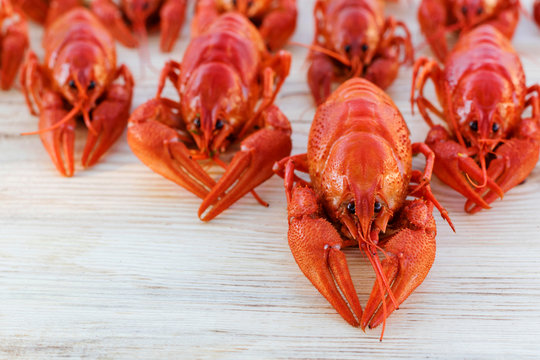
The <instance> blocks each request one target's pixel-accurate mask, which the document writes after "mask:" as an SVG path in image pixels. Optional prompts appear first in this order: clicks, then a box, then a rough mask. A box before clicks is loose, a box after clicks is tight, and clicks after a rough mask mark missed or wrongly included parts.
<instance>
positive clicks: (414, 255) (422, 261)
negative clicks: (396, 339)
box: [361, 200, 437, 328]
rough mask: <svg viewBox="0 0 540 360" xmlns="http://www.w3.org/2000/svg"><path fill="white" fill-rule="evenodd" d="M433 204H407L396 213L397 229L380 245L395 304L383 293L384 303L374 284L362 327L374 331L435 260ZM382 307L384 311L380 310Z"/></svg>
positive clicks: (414, 202) (413, 287) (415, 285)
mask: <svg viewBox="0 0 540 360" xmlns="http://www.w3.org/2000/svg"><path fill="white" fill-rule="evenodd" d="M432 212H433V204H431V203H426V202H425V201H424V200H414V201H410V202H409V203H408V205H407V206H406V207H405V208H404V209H403V210H402V211H401V214H399V215H398V216H399V230H398V232H397V233H395V234H394V235H391V236H389V237H388V238H386V239H385V240H384V243H383V244H382V245H381V247H382V249H383V250H384V252H385V254H386V256H387V258H386V259H384V260H383V261H382V262H381V264H382V269H383V273H384V274H385V276H386V278H387V280H388V283H389V284H391V291H392V294H393V295H394V298H395V300H396V303H394V302H393V301H391V300H390V296H386V294H385V304H383V301H382V300H383V297H382V295H381V291H380V288H379V285H378V282H377V281H376V282H375V284H374V286H373V290H372V291H371V295H370V297H369V300H368V303H367V305H366V309H365V311H364V315H363V316H362V323H361V325H362V328H364V327H365V326H368V327H369V328H374V327H377V326H378V325H380V324H381V323H383V322H384V321H385V320H386V318H387V317H388V316H389V315H390V314H391V313H392V312H393V311H394V310H396V305H397V306H399V305H400V304H402V303H403V301H405V299H407V297H409V295H410V294H411V293H412V292H413V291H414V290H415V289H416V288H417V287H418V286H419V285H420V284H421V283H422V282H423V281H424V279H425V278H426V276H427V274H428V272H429V270H430V269H431V265H432V264H433V261H434V260H435V249H436V242H435V235H436V233H437V230H436V227H435V220H434V219H433V215H432ZM384 306H386V309H384Z"/></svg>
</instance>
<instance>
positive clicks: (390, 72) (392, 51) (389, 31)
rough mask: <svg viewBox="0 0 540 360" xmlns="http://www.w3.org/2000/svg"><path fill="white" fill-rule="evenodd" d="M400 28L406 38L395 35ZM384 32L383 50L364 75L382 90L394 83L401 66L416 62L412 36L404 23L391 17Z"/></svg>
mask: <svg viewBox="0 0 540 360" xmlns="http://www.w3.org/2000/svg"><path fill="white" fill-rule="evenodd" d="M398 27H399V28H401V29H403V31H404V32H405V36H398V35H395V30H396V29H397V28H398ZM384 32H385V35H384V39H383V40H382V44H383V45H382V46H381V47H380V48H381V49H382V50H380V51H379V52H378V53H377V54H376V55H375V58H374V59H373V61H372V62H371V64H369V65H368V67H367V69H366V70H365V73H364V77H365V78H366V79H368V80H369V81H371V82H372V83H374V84H376V85H377V86H379V87H380V88H382V89H386V88H387V87H388V86H390V85H391V84H392V83H393V82H394V80H395V79H396V77H397V75H398V70H399V67H400V65H402V64H404V63H412V61H413V60H414V51H413V47H412V43H411V34H410V33H409V29H408V28H407V26H406V25H405V24H404V23H402V22H401V21H396V20H395V19H394V18H393V17H389V18H388V19H387V20H386V24H385V31H384ZM402 49H403V50H402ZM401 52H403V60H400V56H401V55H400V54H401Z"/></svg>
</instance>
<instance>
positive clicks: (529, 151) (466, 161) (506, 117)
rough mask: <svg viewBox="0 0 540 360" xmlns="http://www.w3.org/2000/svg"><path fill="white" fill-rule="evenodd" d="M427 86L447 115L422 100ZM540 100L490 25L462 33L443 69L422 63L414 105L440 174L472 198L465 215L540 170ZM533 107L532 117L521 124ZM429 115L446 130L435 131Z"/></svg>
mask: <svg viewBox="0 0 540 360" xmlns="http://www.w3.org/2000/svg"><path fill="white" fill-rule="evenodd" d="M429 79H432V81H433V83H434V85H435V90H436V93H437V97H438V99H439V102H440V104H441V105H442V109H438V108H437V107H435V105H433V104H432V103H431V102H430V101H429V100H428V99H426V97H425V96H424V93H423V89H424V85H425V84H426V82H427V81H428V80H429ZM417 92H418V95H416V96H415V94H416V93H417ZM538 93H539V87H538V85H536V84H535V85H532V86H530V87H528V88H527V86H526V85H525V74H524V72H523V67H522V65H521V61H520V59H519V56H518V54H517V53H516V52H515V51H514V49H513V48H512V45H511V44H510V41H509V40H508V39H507V38H506V37H505V36H504V35H503V34H501V33H500V32H499V31H498V30H497V29H496V28H495V27H493V26H491V25H483V26H480V27H478V28H475V29H473V30H472V31H470V32H469V33H467V34H464V35H463V36H462V37H461V38H460V40H459V42H458V43H457V44H456V46H455V48H454V50H453V51H452V53H451V54H450V55H449V56H448V58H447V60H446V62H445V65H444V68H441V67H440V66H439V65H438V64H437V62H435V61H433V60H428V59H426V58H422V59H418V61H417V62H416V64H415V68H414V77H413V88H412V92H411V105H412V106H414V103H416V106H417V107H418V110H419V111H420V114H421V115H422V117H423V118H424V120H425V121H426V122H427V123H428V125H429V126H430V127H431V130H430V132H429V133H428V135H427V138H426V143H427V144H428V145H429V147H430V148H431V149H432V150H433V151H434V152H435V155H436V161H435V167H434V172H435V174H436V175H437V176H438V177H439V179H441V180H442V181H443V182H445V183H446V184H447V185H449V186H451V187H452V188H454V189H455V190H456V191H458V192H460V193H461V194H463V196H465V197H466V198H467V202H466V204H465V210H466V211H467V212H471V213H475V212H478V211H480V210H481V209H489V208H490V205H489V204H491V203H492V202H493V201H494V200H495V199H496V198H497V197H499V196H500V197H502V196H503V194H504V193H505V192H507V191H508V190H510V189H511V188H513V187H514V186H516V185H518V184H520V183H521V182H522V181H524V180H525V179H526V178H527V176H528V175H529V174H530V172H531V171H532V170H533V168H534V167H535V165H536V163H537V161H538V156H539V151H540V142H539V141H540V129H539V126H540V101H539V97H538ZM528 107H530V108H531V109H532V115H531V116H530V117H527V118H523V117H522V116H523V113H524V111H525V110H526V109H527V108H528ZM429 112H431V113H433V114H435V115H436V116H438V117H439V118H441V119H442V120H443V121H444V122H445V124H446V127H443V126H441V125H435V124H434V122H433V120H432V119H431V117H430V113H429Z"/></svg>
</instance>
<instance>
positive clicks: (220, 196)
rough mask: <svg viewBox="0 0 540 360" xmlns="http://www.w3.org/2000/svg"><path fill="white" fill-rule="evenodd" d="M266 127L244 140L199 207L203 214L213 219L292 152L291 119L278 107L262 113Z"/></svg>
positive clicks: (203, 218)
mask: <svg viewBox="0 0 540 360" xmlns="http://www.w3.org/2000/svg"><path fill="white" fill-rule="evenodd" d="M262 118H263V120H264V123H265V127H264V128H262V129H260V130H258V131H256V132H254V133H252V134H251V135H250V136H248V137H247V138H245V139H244V140H243V141H242V144H241V147H240V151H239V152H238V153H236V154H235V155H234V157H233V159H232V161H231V163H230V164H229V166H228V167H227V169H226V170H225V173H224V174H223V176H222V177H221V179H219V181H218V183H217V184H216V186H214V187H213V188H212V191H211V192H210V193H209V194H208V195H207V196H206V198H205V199H204V201H203V202H202V204H201V207H200V208H199V217H200V218H201V220H203V221H209V220H212V219H213V218H215V217H216V216H217V215H219V214H220V213H221V212H223V211H224V210H226V209H227V208H229V207H230V206H231V205H232V204H234V203H235V202H236V201H237V200H239V199H240V198H242V197H243V196H244V195H245V194H247V193H248V192H250V191H252V190H253V189H255V188H256V187H257V186H259V185H260V184H262V183H263V182H264V181H266V180H268V179H269V178H270V177H271V176H272V175H273V174H274V173H273V171H272V166H273V165H274V163H275V162H276V161H279V160H281V159H283V158H284V157H286V156H288V155H289V154H290V152H291V148H292V143H291V126H290V123H289V120H287V118H286V117H285V115H283V113H282V112H281V111H280V110H279V109H278V108H277V107H276V106H270V107H269V108H267V109H266V110H264V111H263V113H262Z"/></svg>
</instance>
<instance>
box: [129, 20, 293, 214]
mask: <svg viewBox="0 0 540 360" xmlns="http://www.w3.org/2000/svg"><path fill="white" fill-rule="evenodd" d="M289 67H290V55H289V54H288V53H286V52H284V51H280V52H278V53H277V54H275V55H270V54H269V53H268V51H267V49H266V47H265V45H264V42H263V39H262V38H261V36H260V34H259V32H258V31H257V29H256V28H255V27H254V26H253V25H252V24H251V23H250V22H249V20H247V19H246V18H245V17H243V16H242V15H240V14H235V13H228V14H224V15H221V16H219V17H218V18H216V19H215V21H214V23H213V24H211V25H210V26H209V27H208V29H207V30H206V31H205V32H203V33H201V34H200V35H199V36H197V37H195V38H194V39H193V40H192V41H191V43H190V44H189V46H188V48H187V49H186V52H185V53H184V58H183V60H182V63H181V64H180V63H175V62H169V63H168V64H167V65H166V67H165V68H164V69H163V72H162V78H161V80H160V85H159V89H158V94H157V97H156V99H153V100H150V101H148V102H147V103H146V104H143V105H141V107H139V108H138V109H137V110H136V111H135V112H134V113H133V115H132V116H131V118H130V120H129V122H130V126H129V131H128V143H129V145H130V147H131V149H132V150H133V152H134V153H135V154H136V155H137V156H138V157H139V158H140V159H141V161H142V162H144V163H145V164H146V165H148V166H149V167H150V168H151V169H152V170H154V171H155V172H157V173H159V174H161V175H163V176H164V177H166V178H168V179H170V180H172V181H174V182H175V183H177V184H178V185H180V186H182V187H184V188H186V189H187V190H189V191H191V192H192V193H193V194H195V195H197V196H198V197H200V198H201V199H203V202H202V204H201V207H200V208H199V217H200V218H201V219H202V220H205V221H206V220H211V219H213V218H214V217H216V216H217V215H219V214H220V213H221V212H222V211H224V210H225V209H226V208H228V207H229V206H230V205H231V204H233V203H234V202H236V201H237V200H238V199H240V198H241V197H243V196H244V195H245V194H246V193H248V192H250V191H253V189H254V188H255V187H256V186H258V185H260V184H261V183H262V182H264V181H266V180H267V179H268V178H269V177H270V176H272V175H273V172H272V164H273V163H274V162H276V161H278V160H280V159H281V158H283V157H285V156H287V155H289V153H290V151H291V139H290V134H291V127H290V124H289V121H288V120H287V118H286V117H285V116H284V115H283V114H282V113H281V111H280V110H279V109H278V108H277V107H275V106H274V105H273V101H274V98H275V96H276V94H277V92H278V91H279V88H280V87H281V84H282V83H283V81H284V80H285V77H286V76H287V74H288V72H289ZM167 79H168V80H170V81H171V82H172V84H173V86H174V87H175V88H176V90H177V92H178V94H179V98H180V101H175V100H171V99H166V98H162V97H161V91H162V89H163V87H164V86H165V82H166V81H167ZM236 141H241V146H240V151H239V152H237V153H236V154H235V155H234V157H233V159H232V161H231V162H230V164H226V163H224V162H223V161H222V160H220V159H219V154H220V153H222V152H224V151H226V149H227V148H228V147H229V146H230V145H231V144H232V143H233V142H236ZM203 159H210V160H212V161H214V162H215V163H217V164H218V165H220V166H223V167H225V168H226V169H225V173H224V175H223V176H222V177H221V178H220V179H219V181H217V183H216V182H215V181H214V180H213V179H212V178H211V177H210V176H209V175H208V174H207V173H206V171H204V169H202V167H201V166H200V164H199V163H198V160H203Z"/></svg>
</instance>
